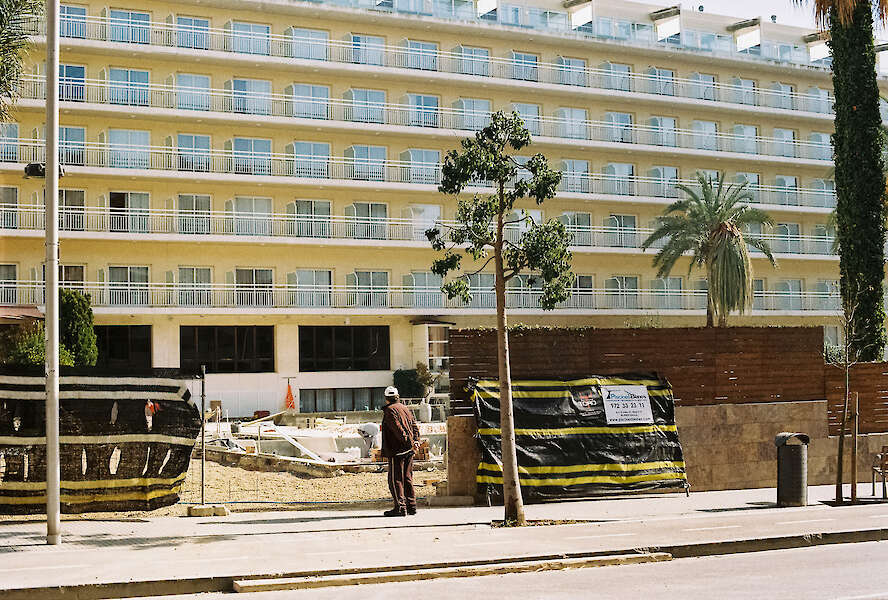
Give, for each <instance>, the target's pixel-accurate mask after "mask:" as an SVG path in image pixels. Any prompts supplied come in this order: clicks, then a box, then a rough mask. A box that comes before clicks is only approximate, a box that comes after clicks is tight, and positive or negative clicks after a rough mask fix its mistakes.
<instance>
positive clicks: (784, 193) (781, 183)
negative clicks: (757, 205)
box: [774, 175, 799, 206]
mask: <svg viewBox="0 0 888 600" xmlns="http://www.w3.org/2000/svg"><path fill="white" fill-rule="evenodd" d="M774 183H775V187H776V188H777V190H776V194H775V195H776V200H777V204H786V205H789V206H798V204H799V180H798V178H797V177H794V176H793V175H778V176H777V178H776V179H775V182H774Z"/></svg>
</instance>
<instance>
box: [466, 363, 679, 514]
mask: <svg viewBox="0 0 888 600" xmlns="http://www.w3.org/2000/svg"><path fill="white" fill-rule="evenodd" d="M472 395H473V400H474V404H475V412H476V416H477V418H478V434H479V439H480V445H481V463H480V464H479V465H478V473H477V477H476V480H477V482H478V484H479V486H480V489H481V491H482V492H484V493H486V494H488V495H491V496H501V495H502V485H503V468H502V458H501V457H502V452H501V449H500V435H501V432H500V428H499V427H500V415H499V383H498V382H497V381H490V380H482V381H476V382H474V383H473V387H472ZM512 404H513V412H514V417H515V441H516V449H517V454H518V480H519V483H520V485H521V491H522V494H523V496H524V498H525V499H526V500H528V501H534V500H546V499H554V498H567V497H583V496H591V495H597V494H603V493H608V492H613V491H625V490H647V489H656V488H673V487H678V488H687V487H688V482H687V475H686V474H685V463H684V457H683V454H682V449H681V444H680V442H679V439H678V430H677V428H676V426H675V405H674V401H673V397H672V386H670V385H669V382H668V381H666V380H663V379H660V378H658V377H657V376H656V375H646V374H629V375H614V376H590V377H587V378H584V379H577V380H568V381H564V380H519V381H513V382H512Z"/></svg>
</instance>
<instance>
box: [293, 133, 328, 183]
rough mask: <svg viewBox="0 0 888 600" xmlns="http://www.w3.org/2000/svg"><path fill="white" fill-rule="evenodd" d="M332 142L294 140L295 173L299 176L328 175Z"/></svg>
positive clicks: (319, 176) (320, 177) (322, 176)
mask: <svg viewBox="0 0 888 600" xmlns="http://www.w3.org/2000/svg"><path fill="white" fill-rule="evenodd" d="M329 162H330V144H328V143H326V142H293V174H294V175H296V176H297V177H313V178H318V179H323V178H325V177H327V168H328V167H327V165H328V164H329Z"/></svg>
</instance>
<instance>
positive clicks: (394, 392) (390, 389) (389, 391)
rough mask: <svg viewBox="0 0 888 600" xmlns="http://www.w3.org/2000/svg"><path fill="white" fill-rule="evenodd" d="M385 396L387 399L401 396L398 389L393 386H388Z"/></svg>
mask: <svg viewBox="0 0 888 600" xmlns="http://www.w3.org/2000/svg"><path fill="white" fill-rule="evenodd" d="M384 395H385V397H386V398H391V397H393V396H400V394H398V388H396V387H395V386H393V385H390V386H388V387H387V388H385V394H384Z"/></svg>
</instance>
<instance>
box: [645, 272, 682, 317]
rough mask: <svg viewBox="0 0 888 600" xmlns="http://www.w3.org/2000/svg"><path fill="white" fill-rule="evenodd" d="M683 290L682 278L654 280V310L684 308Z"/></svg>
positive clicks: (652, 286)
mask: <svg viewBox="0 0 888 600" xmlns="http://www.w3.org/2000/svg"><path fill="white" fill-rule="evenodd" d="M681 290H682V282H681V277H659V278H657V279H654V280H652V281H651V295H652V296H653V301H654V302H653V303H654V308H656V309H660V310H668V309H679V308H683V306H682V295H681Z"/></svg>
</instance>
